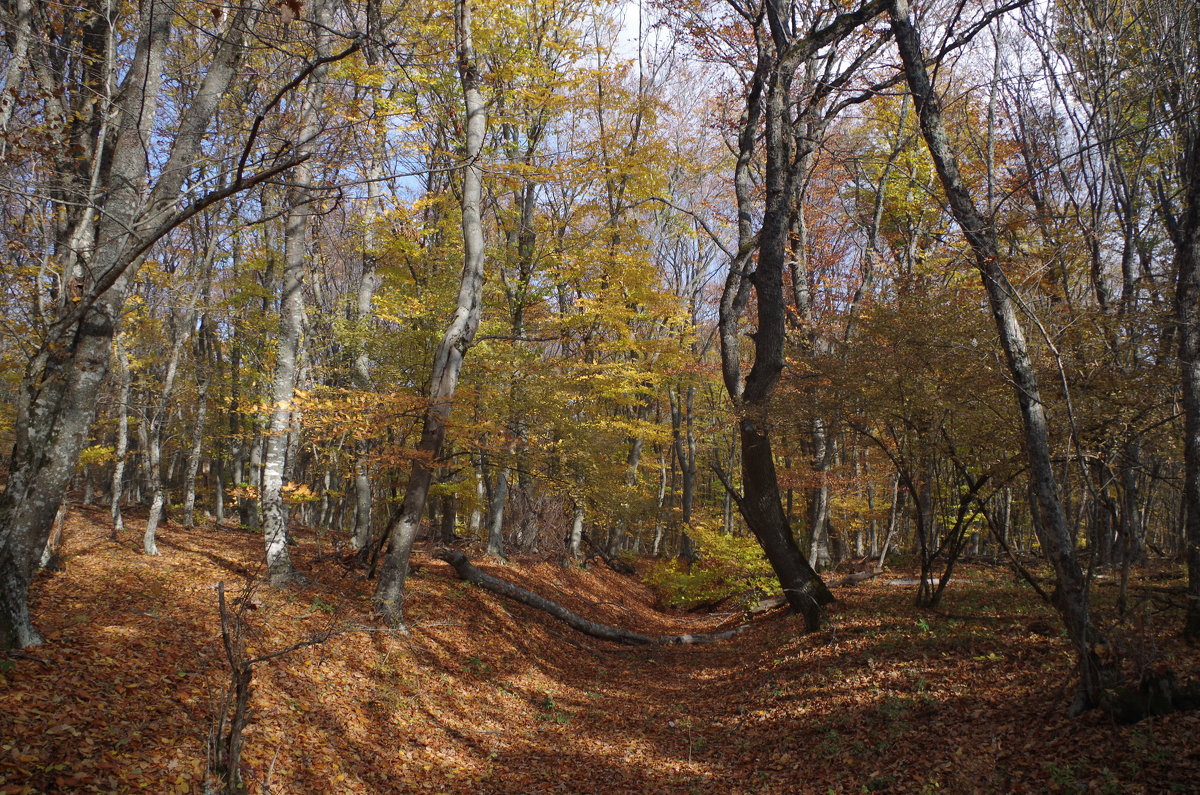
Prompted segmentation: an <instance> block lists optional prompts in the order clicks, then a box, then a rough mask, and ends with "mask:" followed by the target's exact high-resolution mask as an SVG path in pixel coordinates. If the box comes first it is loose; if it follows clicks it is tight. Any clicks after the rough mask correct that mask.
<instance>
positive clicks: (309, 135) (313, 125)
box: [262, 0, 331, 585]
mask: <svg viewBox="0 0 1200 795" xmlns="http://www.w3.org/2000/svg"><path fill="white" fill-rule="evenodd" d="M313 12H314V15H315V20H314V22H313V25H312V30H311V31H310V32H311V34H312V36H313V37H314V39H315V40H316V55H317V57H318V58H324V57H326V56H327V55H328V53H329V50H330V43H331V42H330V32H329V30H330V28H329V18H330V13H329V8H328V4H327V3H326V2H325V1H324V0H318V2H316V3H314V4H313ZM326 71H327V69H326V68H325V67H323V66H319V67H317V68H316V69H315V70H314V71H313V75H312V80H311V82H310V83H309V87H308V90H307V91H306V92H305V93H304V94H303V95H302V96H301V98H300V102H301V111H300V119H299V121H298V129H297V132H296V140H295V142H294V143H293V147H294V148H295V149H296V150H298V151H306V150H310V148H311V146H312V141H313V139H314V138H316V136H317V133H318V132H319V131H320V129H321V122H320V113H321V110H322V107H323V105H324V103H323V101H322V97H321V92H322V91H323V90H324V83H323V82H322V78H323V77H324V75H325V73H326ZM312 182H313V168H312V166H311V165H310V164H309V162H307V161H306V162H303V163H301V164H299V165H297V166H296V168H295V170H294V171H293V172H292V179H291V184H290V186H289V187H288V192H287V210H286V212H285V213H284V233H283V274H282V276H281V284H280V286H281V287H282V290H283V295H282V299H281V301H280V306H279V347H278V349H277V350H276V353H275V373H274V376H273V377H272V380H271V416H270V422H269V424H268V426H267V438H266V443H265V454H264V461H263V483H262V507H263V541H264V543H265V545H266V556H267V579H268V580H269V581H270V583H271V585H283V584H284V583H288V582H291V581H293V580H295V579H296V570H295V569H294V568H293V567H292V556H291V554H290V553H289V552H288V527H287V509H286V506H285V505H284V504H283V480H284V468H285V465H286V463H287V451H288V446H289V441H290V433H289V431H290V430H291V426H292V423H293V422H294V421H295V420H296V418H295V416H294V414H295V412H294V407H293V403H294V400H295V396H296V376H297V372H298V370H299V361H300V337H301V335H302V334H303V333H304V273H305V270H306V268H307V265H308V217H309V215H310V214H311V213H312V205H311V203H310V202H311V198H312Z"/></svg>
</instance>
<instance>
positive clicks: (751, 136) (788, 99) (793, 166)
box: [718, 2, 882, 631]
mask: <svg viewBox="0 0 1200 795" xmlns="http://www.w3.org/2000/svg"><path fill="white" fill-rule="evenodd" d="M881 10H882V5H881V3H879V2H869V3H867V4H865V5H863V6H862V7H861V8H859V9H857V10H856V11H853V12H850V13H845V14H840V15H838V16H837V17H836V18H835V19H834V20H833V21H832V22H830V23H829V24H828V25H826V26H824V27H822V28H817V29H814V30H811V31H809V32H808V33H807V34H805V35H803V36H802V35H798V34H797V33H795V32H794V31H792V29H791V24H792V20H791V19H789V18H787V17H786V15H785V14H781V11H780V9H779V8H778V7H777V6H776V5H775V4H771V3H769V4H767V8H766V17H767V22H768V23H769V28H770V32H769V34H768V33H764V32H762V31H761V30H759V31H756V32H755V43H756V45H757V48H758V52H757V61H758V63H757V67H756V69H755V72H754V74H753V76H752V78H751V81H750V91H749V93H748V95H747V97H746V110H745V112H744V114H743V116H742V119H741V130H740V133H739V137H738V158H737V166H736V169H735V172H734V191H735V194H736V197H737V206H738V251H737V252H736V254H735V255H734V256H732V258H731V259H732V262H731V263H730V267H729V274H728V276H727V278H726V281H725V289H724V291H723V293H722V295H721V304H720V316H719V321H718V326H719V328H718V330H719V335H718V336H719V339H720V343H721V369H722V378H723V380H724V383H725V388H726V390H727V391H728V393H729V396H730V399H731V400H732V401H733V404H734V407H735V409H736V410H737V413H738V436H739V438H740V441H741V448H742V488H743V493H742V494H741V495H736V500H737V503H738V507H739V508H740V509H741V513H742V517H743V518H744V519H745V520H746V524H747V525H748V526H749V527H750V530H751V532H753V533H754V536H755V538H757V539H758V542H759V544H760V545H761V546H762V548H763V552H764V553H765V554H766V556H767V560H768V561H770V563H771V567H772V569H773V570H774V571H775V574H776V576H777V577H778V578H779V582H780V585H781V586H782V588H783V592H784V595H785V596H786V597H787V600H788V602H789V604H790V605H791V606H792V609H793V610H795V611H796V612H799V613H801V614H802V615H803V616H804V621H805V626H806V627H807V628H808V629H809V630H810V631H811V630H815V629H817V628H818V627H819V625H820V618H821V608H822V606H824V605H825V604H828V603H829V602H832V601H833V595H832V594H831V593H830V592H829V589H828V588H826V587H825V584H824V583H823V582H822V581H821V578H820V577H819V576H818V575H817V573H816V572H815V571H813V568H812V566H811V565H810V564H809V562H808V559H807V558H805V556H804V553H803V552H802V551H801V550H800V547H799V545H798V544H797V543H796V539H795V536H794V534H793V532H792V528H791V526H790V524H789V522H788V519H787V515H786V513H785V512H784V510H783V502H782V499H781V495H780V491H779V479H778V474H777V472H776V469H775V458H774V453H773V451H772V449H771V418H770V403H771V398H772V396H773V395H774V392H775V387H776V385H777V384H778V382H779V377H780V374H781V373H782V371H783V367H784V356H783V350H784V341H785V336H786V319H785V304H784V298H783V272H784V267H785V264H786V262H787V250H788V229H789V221H790V218H791V216H792V210H793V208H794V207H795V205H796V201H797V198H798V195H797V194H798V192H799V190H800V189H801V187H802V182H801V180H799V179H798V178H797V176H798V172H799V170H801V169H802V168H803V167H804V164H805V162H806V159H805V155H806V153H805V152H799V151H793V135H792V117H791V109H792V97H793V93H792V89H793V86H792V82H793V78H794V77H795V75H796V73H797V70H798V69H799V67H800V66H801V64H804V63H805V62H806V61H808V60H809V59H811V58H814V57H817V53H818V52H820V51H822V50H825V49H826V48H829V47H830V46H831V45H835V44H836V43H837V42H840V41H842V40H844V39H845V38H846V37H847V36H849V35H850V33H851V32H852V31H854V30H855V29H857V28H858V27H859V26H860V25H862V24H863V23H865V22H867V21H869V20H870V19H872V18H874V17H875V16H876V15H878V14H879V12H880V11H881ZM814 90H815V89H814ZM814 96H815V94H814ZM810 100H812V98H811V97H810ZM760 122H761V124H762V127H763V129H764V135H763V137H762V141H763V143H762V146H763V155H764V157H765V159H766V173H765V179H764V180H763V182H764V187H765V193H766V199H765V207H764V208H763V209H762V224H761V226H760V228H759V230H758V235H757V245H755V242H756V238H755V234H754V230H753V228H752V219H753V218H754V217H755V215H757V214H758V211H757V207H756V206H755V204H756V198H755V197H756V195H757V193H758V185H757V184H756V180H755V179H754V176H753V174H752V170H751V164H752V162H753V160H754V157H755V151H756V148H757V144H758V140H759V128H760ZM809 145H814V146H815V142H809ZM756 248H757V253H758V261H757V263H756V264H754V265H753V266H752V263H751V259H752V257H751V255H752V253H753V252H754V250H755V249H756ZM752 268H753V269H752ZM751 269H752V270H751ZM751 286H753V292H754V295H755V297H756V309H757V314H758V328H757V329H756V330H755V332H754V334H753V335H751V336H752V339H753V342H754V357H753V364H752V365H751V367H750V371H749V373H747V374H746V375H745V379H744V381H743V376H742V369H741V353H740V339H739V334H740V329H739V322H740V320H741V318H742V315H743V314H744V312H745V309H746V306H747V305H748V303H749V300H750V292H751V290H750V288H751ZM726 489H727V490H728V491H729V492H730V495H731V496H734V492H733V489H732V484H730V483H728V482H727V483H726Z"/></svg>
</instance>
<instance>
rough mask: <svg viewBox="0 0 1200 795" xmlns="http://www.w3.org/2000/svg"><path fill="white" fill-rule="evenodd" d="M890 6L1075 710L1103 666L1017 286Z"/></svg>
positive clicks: (902, 8)
mask: <svg viewBox="0 0 1200 795" xmlns="http://www.w3.org/2000/svg"><path fill="white" fill-rule="evenodd" d="M889 13H890V16H891V27H892V32H893V34H894V36H895V38H896V44H897V47H898V48H899V51H900V56H901V58H902V60H903V62H904V71H905V77H906V78H907V80H908V87H909V91H910V92H911V93H912V96H913V101H914V102H915V104H916V108H917V114H918V117H919V119H920V122H921V133H922V135H923V136H924V138H925V143H926V145H927V147H928V149H929V153H930V156H931V157H932V158H933V162H934V166H935V168H936V169H937V172H938V177H939V179H940V180H941V183H942V188H943V189H944V190H945V192H946V198H947V200H948V202H949V204H950V210H951V212H952V213H953V215H954V218H955V220H957V221H958V223H959V226H961V227H962V230H963V233H964V235H966V238H967V241H968V242H969V243H970V246H971V249H972V251H973V252H974V254H975V265H976V267H977V268H978V270H979V273H980V276H981V277H982V280H983V285H984V288H985V289H986V291H987V296H988V303H989V305H990V306H991V310H992V316H993V318H994V319H995V322H996V329H997V331H998V332H999V336H1000V345H1001V347H1002V348H1003V349H1004V356H1005V360H1006V361H1007V364H1008V372H1009V376H1010V378H1011V379H1012V383H1013V388H1014V391H1015V392H1016V397H1017V403H1018V405H1019V408H1020V411H1021V425H1022V430H1023V435H1024V446H1025V454H1026V456H1027V457H1028V459H1029V477H1030V480H1031V481H1032V486H1033V489H1032V490H1033V494H1034V500H1033V501H1032V504H1031V506H1030V507H1031V509H1032V510H1033V511H1034V516H1035V520H1034V523H1033V524H1034V528H1035V530H1036V532H1037V535H1038V540H1039V541H1040V542H1041V545H1042V549H1043V550H1044V551H1045V553H1046V556H1047V557H1048V558H1049V560H1050V565H1051V566H1052V567H1053V569H1054V573H1055V576H1056V579H1057V583H1058V591H1057V599H1056V601H1055V607H1057V609H1058V611H1059V614H1060V615H1061V616H1062V619H1063V623H1064V624H1065V626H1066V630H1067V634H1068V636H1069V637H1070V639H1071V643H1072V645H1073V646H1074V647H1075V652H1076V655H1077V660H1078V668H1079V676H1080V688H1079V692H1078V696H1077V699H1076V703H1075V704H1074V705H1073V707H1072V709H1073V711H1080V710H1083V709H1087V708H1091V707H1094V706H1096V705H1097V704H1098V703H1099V700H1100V695H1101V691H1102V689H1103V687H1104V681H1103V676H1102V673H1103V672H1102V668H1101V665H1100V662H1099V659H1098V657H1097V654H1096V646H1097V644H1099V643H1100V642H1101V638H1100V635H1099V634H1098V633H1097V632H1096V630H1095V629H1094V628H1093V627H1092V624H1091V620H1090V617H1089V614H1088V594H1087V581H1086V578H1085V577H1084V575H1083V571H1082V570H1081V569H1080V566H1079V561H1078V559H1077V556H1076V550H1075V539H1074V537H1073V534H1072V532H1071V529H1070V528H1069V527H1068V525H1067V521H1066V516H1065V514H1064V512H1063V507H1062V503H1061V501H1060V499H1059V494H1058V485H1057V482H1056V480H1055V476H1054V467H1053V461H1052V458H1051V454H1050V441H1049V434H1048V431H1047V425H1046V413H1045V410H1044V408H1043V403H1042V399H1041V392H1040V390H1039V388H1038V381H1037V375H1036V374H1035V372H1034V368H1033V362H1032V360H1031V359H1030V356H1029V351H1028V348H1027V346H1026V342H1025V332H1024V329H1023V328H1022V326H1021V321H1020V318H1019V315H1018V309H1017V303H1016V299H1015V297H1014V296H1015V290H1014V289H1013V286H1012V284H1011V283H1009V281H1008V277H1007V276H1006V275H1005V273H1004V270H1003V269H1002V268H1001V267H1000V253H999V247H998V244H997V241H996V234H995V230H994V229H992V227H991V226H990V225H989V224H988V222H987V221H986V220H985V219H984V217H983V216H982V215H981V214H980V212H979V210H978V209H977V208H976V206H975V202H974V199H973V198H972V197H971V194H970V192H969V191H968V189H967V187H966V184H965V183H964V182H963V179H962V176H961V175H960V173H959V169H958V160H957V157H956V155H955V153H954V151H953V149H952V147H951V145H950V141H949V138H948V137H947V135H946V130H945V125H944V124H943V121H942V111H941V104H940V101H939V100H938V98H937V95H936V94H934V91H933V86H932V84H931V82H930V79H929V73H928V71H927V70H926V67H925V55H924V53H923V51H922V47H921V42H920V37H919V34H918V32H917V30H916V28H915V27H914V26H913V23H912V20H911V19H910V15H909V7H908V0H893V2H892V5H891V6H890V8H889Z"/></svg>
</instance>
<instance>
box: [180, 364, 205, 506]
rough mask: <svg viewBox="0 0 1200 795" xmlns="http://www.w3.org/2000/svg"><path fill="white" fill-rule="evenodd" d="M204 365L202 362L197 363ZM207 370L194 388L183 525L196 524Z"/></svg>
mask: <svg viewBox="0 0 1200 795" xmlns="http://www.w3.org/2000/svg"><path fill="white" fill-rule="evenodd" d="M199 366H201V367H204V366H205V365H203V364H202V363H201V364H200V365H199ZM208 384H209V378H208V372H207V370H205V372H204V374H203V375H201V376H200V382H199V384H198V385H197V389H196V400H197V404H196V425H195V427H193V428H192V444H191V446H190V447H189V448H188V458H187V466H186V468H185V469H184V473H183V526H184V527H194V526H195V524H196V474H197V473H198V472H199V471H200V454H201V453H202V452H203V448H204V423H205V421H207V419H208Z"/></svg>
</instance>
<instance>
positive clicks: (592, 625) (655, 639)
mask: <svg viewBox="0 0 1200 795" xmlns="http://www.w3.org/2000/svg"><path fill="white" fill-rule="evenodd" d="M434 557H436V558H438V559H439V560H444V561H446V562H447V563H449V564H450V565H451V566H453V567H454V570H455V571H456V572H457V573H458V576H459V577H461V578H462V579H464V580H466V581H467V582H470V583H474V584H475V585H478V586H480V587H481V588H486V589H487V590H489V591H491V592H492V593H495V594H499V595H500V596H503V597H506V598H508V599H512V600H513V601H516V602H520V603H521V604H526V605H529V606H530V607H536V608H537V609H538V610H542V611H544V612H547V613H549V614H550V615H552V616H554V617H555V618H557V619H559V620H560V621H563V622H564V623H566V624H567V625H568V626H570V627H572V628H573V629H576V630H578V631H579V632H582V633H583V634H585V635H591V636H592V637H593V638H600V639H601V640H611V641H614V642H616V643H624V644H626V645H629V646H666V645H671V644H677V643H679V644H691V643H715V642H717V641H722V640H728V639H729V638H732V637H733V636H734V635H737V634H738V633H739V632H741V631H742V630H743V629H745V628H746V625H745V624H743V625H742V626H740V627H734V628H733V629H728V630H725V631H724V632H712V633H698V634H690V635H646V634H643V633H641V632H631V631H629V630H625V629H620V628H619V627H610V626H606V625H605V624H598V623H596V622H595V621H589V620H588V619H586V618H583V617H581V616H578V615H576V614H574V613H572V612H571V611H570V610H568V609H566V608H565V607H563V606H562V605H559V604H555V603H554V602H551V601H550V600H549V599H546V598H544V597H541V596H538V595H537V594H535V593H533V592H532V591H527V590H525V589H524V588H522V587H521V586H519V585H513V584H512V583H510V582H506V581H504V580H501V579H500V578H499V577H493V576H492V575H490V574H488V573H486V572H484V571H481V570H479V569H477V568H475V566H473V565H472V564H471V561H470V560H468V559H467V556H466V555H464V554H463V553H462V552H461V551H459V550H457V549H446V550H441V551H438V552H436V553H434Z"/></svg>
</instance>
